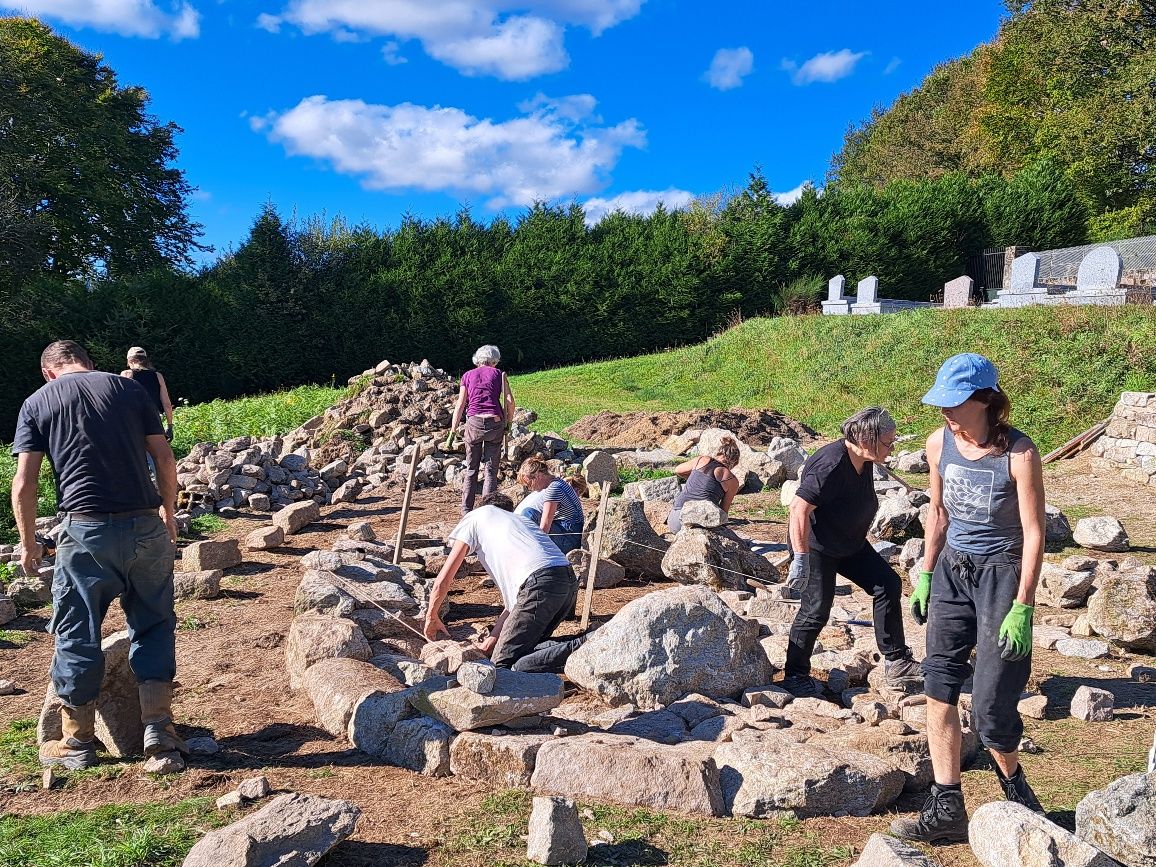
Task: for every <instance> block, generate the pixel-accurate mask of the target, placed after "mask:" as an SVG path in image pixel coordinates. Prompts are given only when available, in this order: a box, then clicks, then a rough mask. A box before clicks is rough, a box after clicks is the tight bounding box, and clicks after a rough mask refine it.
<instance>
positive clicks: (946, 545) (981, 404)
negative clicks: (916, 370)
mask: <svg viewBox="0 0 1156 867" xmlns="http://www.w3.org/2000/svg"><path fill="white" fill-rule="evenodd" d="M998 379H999V375H998V372H997V371H996V368H995V365H993V364H992V363H991V362H990V361H988V360H987V359H986V358H984V357H983V356H982V355H975V354H974V353H965V354H962V355H955V356H952V357H951V358H949V359H947V361H945V362H944V363H943V366H942V367H941V368H940V369H939V375H938V376H937V377H936V380H935V385H934V386H933V387H932V389H931V391H929V392H928V393H927V394H926V395H924V397H923V402H924V403H926V404H930V405H931V406H937V407H940V408H941V409H942V411H943V417H944V421H945V424H944V426H943V427H942V428H940V429H939V430H937V431H935V433H933V434H932V435H931V436H930V437H928V439H927V461H928V463H929V464H930V465H931V489H930V491H929V494H930V496H931V511H930V513H929V517H928V525H927V527H926V531H927V534H926V551H925V554H924V562H923V568H924V571H922V572H921V573H920V575H919V582H918V584H917V585H916V588H915V591H914V592H913V593H912V594H911V611H912V614H913V615H914V616H915V619H916V620H917V621H919V622H920V623H924V622H926V623H927V654H926V657H925V658H924V660H923V674H924V679H925V692H926V694H927V738H928V742H929V746H930V748H931V763H932V767H933V769H934V772H935V780H934V782H933V784H932V786H931V792H930V794H929V796H928V799H927V802H926V803H925V804H924V806H923V810H922V812H921V813H920V814H919V815H918V816H916V817H915V818H914V819H900V820H897V821H896V822H894V823H893V824H892V825H891V833H892V834H895V835H896V836H897V837H903V838H906V839H908V840H917V841H922V842H927V843H962V842H966V841H967V822H968V818H967V809H966V807H965V805H964V802H963V792H962V791H961V790H960V747H961V741H962V732H961V728H960V717H959V709H958V702H959V693H960V690H961V688H962V686H963V684H964V682H965V681H966V680H967V679H968V677H972V711H971V713H972V726H973V727H974V728H975V729H976V731H977V732H978V734H979V737H980V740H981V742H982V743H983V745H984V746H986V747H987V748H988V750H989V751H990V752H991V755H992V758H993V760H994V761H995V771H996V775H997V776H998V777H999V782H1000V785H1001V787H1002V788H1003V791H1004V796H1005V797H1006V798H1007V799H1008V800H1009V801H1013V802H1015V803H1019V804H1023V805H1024V806H1026V807H1029V808H1030V809H1032V810H1035V811H1036V812H1040V813H1042V812H1043V808H1042V807H1041V806H1040V802H1039V800H1038V799H1037V798H1036V796H1035V793H1034V792H1032V789H1031V786H1029V785H1028V782H1027V780H1026V779H1025V778H1024V772H1023V768H1022V767H1021V766H1020V762H1019V743H1020V737H1021V736H1022V735H1023V729H1024V727H1023V720H1022V719H1020V715H1019V710H1018V707H1017V706H1018V703H1019V698H1020V694H1021V693H1022V691H1023V688H1024V686H1026V685H1027V681H1028V675H1029V674H1030V673H1031V666H1032V660H1031V653H1032V614H1033V611H1034V606H1035V594H1036V582H1037V581H1038V579H1039V574H1040V566H1041V564H1042V563H1043V555H1044V484H1043V469H1042V466H1041V462H1040V453H1039V451H1038V450H1037V449H1036V446H1035V443H1033V442H1032V441H1031V439H1029V438H1028V437H1027V436H1026V435H1024V434H1023V433H1021V432H1020V431H1018V430H1016V429H1015V428H1013V427H1011V425H1010V424H1009V422H1008V418H1009V415H1010V412H1011V402H1010V401H1009V400H1008V398H1007V395H1005V394H1004V393H1003V391H1001V390H1000V388H999V385H998ZM973 649H974V650H975V654H976V658H975V668H974V671H973V669H972V666H971V664H970V663H969V659H970V658H971V652H972V650H973Z"/></svg>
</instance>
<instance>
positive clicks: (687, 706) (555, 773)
mask: <svg viewBox="0 0 1156 867" xmlns="http://www.w3.org/2000/svg"><path fill="white" fill-rule="evenodd" d="M337 589H338V590H340V588H337ZM744 595H745V596H746V597H748V598H745V599H744V598H741V597H743V596H744ZM337 596H338V595H337V594H335V593H334V594H331V597H332V599H333V601H334V603H338V601H339V600H338V598H337ZM756 603H758V604H756ZM863 604H864V606H869V605H870V601H869V600H866V598H865V599H864V601H863ZM776 606H778V607H777V608H776ZM734 607H739V608H740V609H742V610H744V611H745V610H748V609H749V610H751V611H753V614H754V615H755V616H744V615H743V614H740V613H738V612H736V611H735V610H734ZM319 610H320V609H317V608H313V609H310V610H309V611H306V612H305V613H302V614H299V615H298V616H297V617H296V618H294V621H293V624H292V627H291V629H290V635H289V639H288V642H287V646H286V665H287V667H288V670H289V678H290V683H291V685H292V686H293V688H294V689H301V690H304V691H305V692H306V693H307V694H308V695H309V697H310V698H311V700H312V702H313V705H314V709H315V713H316V717H317V722H318V725H320V726H321V727H322V728H324V729H325V730H326V731H328V732H330V733H331V734H333V735H334V736H335V737H340V738H344V739H347V740H348V741H349V742H350V743H352V744H353V746H355V747H356V748H357V749H359V750H362V751H363V752H366V753H368V754H370V755H373V756H375V757H377V758H380V759H382V760H384V761H385V762H387V763H389V764H393V765H396V766H399V767H404V768H409V769H410V770H414V771H417V772H419V773H423V774H427V775H435V776H441V775H447V774H453V775H457V776H462V777H465V778H468V779H474V780H480V781H483V782H486V783H489V784H491V785H494V786H499V787H511V786H520V787H527V788H530V789H532V790H533V791H534V792H536V793H539V794H544V795H555V796H561V797H564V798H571V799H574V798H577V799H588V800H599V801H609V802H614V803H620V804H625V805H636V806H644V807H648V808H651V809H669V810H675V811H679V812H684V813H692V814H700V815H708V816H722V815H736V816H750V817H768V816H773V815H779V814H781V813H782V812H791V813H794V814H795V815H797V816H800V817H806V816H819V815H867V814H869V813H872V812H875V811H878V810H881V809H883V808H885V807H886V806H888V805H889V804H891V803H892V802H893V801H894V800H895V799H896V798H897V797H898V796H899V794H900V793H901V792H903V791H904V790H905V789H906V790H915V789H919V788H923V787H925V786H926V785H928V783H929V781H930V779H931V763H930V757H929V754H928V751H927V739H926V736H925V735H924V734H923V733H922V732H921V728H922V726H923V714H922V710H923V707H922V705H921V704H920V703H919V700H918V699H919V697H917V696H901V695H897V694H891V693H889V692H887V691H886V689H885V688H884V687H883V686H882V684H881V682H879V678H878V677H875V676H873V675H872V672H873V671H874V670H877V669H876V667H877V658H873V657H872V656H871V652H870V651H868V649H867V646H866V645H867V639H868V638H869V637H870V636H869V635H868V633H869V632H870V630H869V629H864V628H862V627H856V628H855V629H857V630H858V631H859V632H861V633H862V634H857V633H853V631H852V627H849V626H840V627H838V629H836V630H828V631H826V632H825V633H824V636H822V637H821V642H822V643H821V644H820V646H819V647H818V648H817V653H816V660H817V662H819V663H820V664H826V665H827V666H828V667H829V668H828V670H829V674H828V685H829V687H838V686H842V687H843V689H844V692H843V693H842V695H840V696H839V698H840V699H841V701H840V702H839V703H834V702H829V701H823V700H819V699H795V698H793V696H791V695H790V694H789V693H787V692H785V691H784V690H782V689H779V688H777V687H775V686H773V685H771V681H772V678H773V676H774V673H775V670H776V664H775V662H774V661H773V660H772V658H771V657H772V656H776V657H778V658H781V653H780V648H779V646H778V645H777V644H773V643H768V640H767V639H768V638H769V637H774V636H768V635H766V634H765V633H766V632H768V631H769V628H768V625H769V624H770V625H773V626H774V627H775V628H776V629H777V630H779V629H781V628H782V627H783V626H784V625H785V624H786V625H789V618H791V617H793V609H791V608H790V606H787V605H784V604H783V603H772V602H771V601H770V600H767V599H760V598H757V597H754V596H751V595H750V594H742V593H736V592H734V591H727V594H726V598H724V597H723V596H721V595H720V594H718V593H715V592H714V591H712V590H710V589H709V588H707V587H703V586H687V587H677V588H672V589H667V590H660V591H656V592H653V593H650V594H648V595H646V596H644V597H642V598H640V599H637V600H635V601H633V602H631V603H629V604H628V605H626V606H625V607H623V609H622V610H621V611H620V612H619V613H618V614H617V615H615V617H614V618H612V619H611V620H610V621H609V623H607V624H606V625H605V626H603V627H602V628H600V629H599V630H598V631H597V632H595V633H594V634H593V636H592V637H591V638H590V640H589V641H587V642H586V643H585V644H584V645H583V646H582V647H581V648H580V649H579V650H578V651H577V652H576V653H575V654H574V655H573V656H572V657H571V658H570V660H569V661H568V663H567V665H566V675H567V677H568V678H569V679H570V680H571V681H572V682H573V683H575V684H576V685H578V686H579V687H580V688H581V689H582V690H583V691H584V692H585V693H586V694H587V695H588V697H587V698H585V699H581V700H579V701H576V702H571V703H564V702H563V689H562V680H561V679H560V678H558V677H557V676H555V675H548V674H524V673H518V672H512V671H508V670H505V669H500V670H499V669H494V668H493V667H492V666H491V665H490V664H489V662H488V661H486V660H484V659H481V658H479V657H478V654H477V653H476V651H474V650H473V649H472V648H471V647H469V646H463V645H459V644H457V643H455V642H451V641H440V642H431V643H427V644H424V645H423V644H422V642H421V641H415V640H414V636H412V635H409V636H406V635H405V634H403V633H404V631H405V630H404V629H401V628H398V629H397V631H395V632H393V633H392V634H390V635H388V637H384V638H378V637H371V634H372V632H371V631H367V630H366V629H365V628H364V627H363V624H362V623H361V622H360V621H359V620H358V619H357V618H358V616H359V615H358V611H363V610H365V609H358V608H356V607H352V608H349V607H348V606H347V610H346V612H345V613H344V614H342V613H339V612H340V611H341V610H342V609H341V608H340V606H339V604H333V605H331V606H330V607H329V608H328V611H327V613H317V612H318V611H319ZM788 612H789V613H788ZM377 634H384V633H377ZM780 634H781V632H777V633H776V635H780ZM871 641H872V648H873V638H871ZM836 661H837V662H838V664H839V665H842V666H844V668H842V669H838V670H839V671H843V672H844V676H843V678H842V682H841V683H840V677H839V675H837V674H835V671H836ZM869 680H872V681H876V682H877V685H876V686H875V687H870V686H869V685H868V681H869ZM592 697H597V698H599V699H601V702H594V701H591V698H592ZM977 749H978V742H977V740H976V738H975V736H974V734H972V733H971V732H970V730H969V731H967V732H966V736H965V750H966V752H967V758H968V760H970V758H971V757H972V756H974V755H975V753H976V751H977Z"/></svg>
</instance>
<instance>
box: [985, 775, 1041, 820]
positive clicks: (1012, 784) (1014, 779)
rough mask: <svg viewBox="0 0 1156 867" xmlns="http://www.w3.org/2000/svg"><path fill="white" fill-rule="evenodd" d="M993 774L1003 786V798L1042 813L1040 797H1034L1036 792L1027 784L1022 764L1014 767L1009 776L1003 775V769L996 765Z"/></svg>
mask: <svg viewBox="0 0 1156 867" xmlns="http://www.w3.org/2000/svg"><path fill="white" fill-rule="evenodd" d="M995 775H996V776H997V777H999V784H1000V786H1001V787H1002V788H1003V796H1004V797H1005V798H1007V799H1008V800H1009V801H1011V802H1012V803H1013V804H1023V805H1024V806H1025V807H1027V808H1028V809H1029V810H1034V811H1035V812H1037V813H1039V814H1040V815H1043V812H1044V808H1043V805H1042V804H1040V799H1039V798H1037V797H1036V793H1035V792H1033V791H1032V787H1031V786H1029V785H1028V780H1027V777H1025V776H1024V766H1023V765H1020V766H1019V767H1018V768H1016V772H1015V773H1014V774H1012V775H1011V776H1010V777H1005V776H1004V775H1003V771H1001V770H1000V769H999V765H996V766H995Z"/></svg>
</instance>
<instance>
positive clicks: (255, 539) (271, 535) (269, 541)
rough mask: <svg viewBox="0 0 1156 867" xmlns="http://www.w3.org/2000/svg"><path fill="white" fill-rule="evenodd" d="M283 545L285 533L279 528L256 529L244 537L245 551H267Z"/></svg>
mask: <svg viewBox="0 0 1156 867" xmlns="http://www.w3.org/2000/svg"><path fill="white" fill-rule="evenodd" d="M284 544H285V531H284V530H282V529H281V528H280V527H277V526H271V527H258V528H257V529H256V530H254V531H253V532H252V533H250V534H249V535H248V536H246V537H245V550H246V551H269V550H271V549H273V548H279V547H280V546H282V545H284Z"/></svg>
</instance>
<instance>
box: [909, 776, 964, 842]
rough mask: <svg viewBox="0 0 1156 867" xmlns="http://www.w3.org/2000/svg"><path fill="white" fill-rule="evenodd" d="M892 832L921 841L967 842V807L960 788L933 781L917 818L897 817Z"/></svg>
mask: <svg viewBox="0 0 1156 867" xmlns="http://www.w3.org/2000/svg"><path fill="white" fill-rule="evenodd" d="M891 833H892V834H894V835H895V836H896V837H899V838H901V839H903V840H913V841H915V842H917V843H966V842H967V808H966V807H965V806H964V804H963V792H961V791H960V790H959V789H944V788H940V786H939V784H938V783H932V784H931V792H930V793H928V795H927V801H926V802H924V804H923V809H922V810H921V811H920V813H919V815H918V816H916V817H915V818H914V819H896V820H895V821H894V822H892V823H891Z"/></svg>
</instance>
